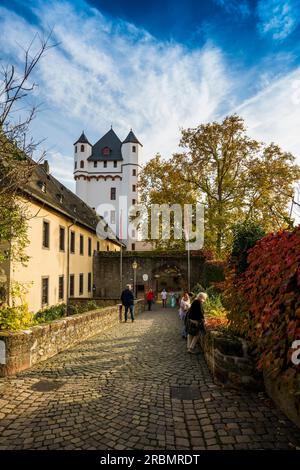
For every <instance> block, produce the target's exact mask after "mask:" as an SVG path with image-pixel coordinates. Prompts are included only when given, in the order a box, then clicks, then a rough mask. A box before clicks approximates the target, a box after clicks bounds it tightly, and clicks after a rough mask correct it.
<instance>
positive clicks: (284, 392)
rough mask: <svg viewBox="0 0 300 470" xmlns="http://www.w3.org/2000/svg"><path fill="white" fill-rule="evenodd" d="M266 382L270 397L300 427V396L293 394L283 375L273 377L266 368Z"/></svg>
mask: <svg viewBox="0 0 300 470" xmlns="http://www.w3.org/2000/svg"><path fill="white" fill-rule="evenodd" d="M264 383H265V387H266V391H267V393H268V395H269V397H270V398H272V400H273V401H274V403H276V405H277V406H278V408H280V409H281V411H282V412H283V413H284V414H285V415H286V416H287V417H288V418H289V419H290V420H291V421H293V422H294V423H295V424H296V426H298V427H299V428H300V397H299V395H298V396H296V395H292V394H291V393H290V391H289V389H288V386H287V383H286V381H285V380H284V379H283V378H282V376H280V375H279V376H278V377H276V378H274V377H272V376H271V375H270V374H269V373H268V371H266V370H264Z"/></svg>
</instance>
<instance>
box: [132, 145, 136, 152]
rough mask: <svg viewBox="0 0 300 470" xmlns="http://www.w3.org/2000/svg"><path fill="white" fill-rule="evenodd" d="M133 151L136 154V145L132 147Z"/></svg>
mask: <svg viewBox="0 0 300 470" xmlns="http://www.w3.org/2000/svg"><path fill="white" fill-rule="evenodd" d="M132 151H133V152H134V153H135V152H136V146H135V145H133V146H132Z"/></svg>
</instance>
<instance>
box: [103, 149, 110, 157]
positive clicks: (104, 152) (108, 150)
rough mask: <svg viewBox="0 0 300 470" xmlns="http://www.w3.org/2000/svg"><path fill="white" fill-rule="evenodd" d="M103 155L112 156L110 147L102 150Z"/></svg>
mask: <svg viewBox="0 0 300 470" xmlns="http://www.w3.org/2000/svg"><path fill="white" fill-rule="evenodd" d="M102 154H103V155H109V154H110V148H109V147H104V148H103V149H102Z"/></svg>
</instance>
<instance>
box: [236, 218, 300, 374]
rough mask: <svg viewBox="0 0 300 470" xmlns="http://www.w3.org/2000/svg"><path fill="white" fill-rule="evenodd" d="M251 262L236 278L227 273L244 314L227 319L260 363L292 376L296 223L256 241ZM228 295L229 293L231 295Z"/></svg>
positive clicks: (299, 324) (299, 253)
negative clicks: (253, 351) (249, 341)
mask: <svg viewBox="0 0 300 470" xmlns="http://www.w3.org/2000/svg"><path fill="white" fill-rule="evenodd" d="M248 262H249V266H248V268H247V270H246V272H245V273H244V274H243V275H242V276H241V277H239V278H234V276H233V275H232V273H231V278H230V279H231V286H228V284H227V288H229V289H230V288H231V289H234V290H235V292H236V296H237V297H238V296H240V297H242V298H243V299H244V305H245V306H246V310H247V311H248V315H244V320H243V321H239V320H238V319H237V318H235V319H233V320H231V323H233V324H234V323H235V321H236V325H235V326H237V328H238V330H239V333H240V334H241V335H243V336H246V337H248V338H249V339H250V340H251V341H252V343H253V345H254V346H255V348H256V350H257V353H258V357H259V361H258V366H259V367H268V368H270V369H271V370H274V371H275V369H276V370H278V368H281V369H285V370H286V373H285V375H286V378H287V379H288V380H291V379H292V378H293V377H294V376H295V366H293V365H292V364H291V363H290V347H291V344H292V342H293V341H294V340H295V339H299V338H300V226H299V227H298V228H296V229H295V230H294V231H293V232H289V231H280V232H278V233H275V234H269V235H267V236H266V237H264V238H262V239H261V240H259V241H258V242H257V243H256V245H255V246H254V247H253V248H252V249H251V250H249V255H248ZM231 295H232V294H231Z"/></svg>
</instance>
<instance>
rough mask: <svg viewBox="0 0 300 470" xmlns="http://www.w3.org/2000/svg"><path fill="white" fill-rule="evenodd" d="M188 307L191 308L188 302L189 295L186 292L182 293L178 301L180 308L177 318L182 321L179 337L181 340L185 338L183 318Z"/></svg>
mask: <svg viewBox="0 0 300 470" xmlns="http://www.w3.org/2000/svg"><path fill="white" fill-rule="evenodd" d="M190 306H191V301H190V297H189V294H188V293H187V292H184V293H183V296H182V298H181V300H180V308H179V318H180V320H181V321H182V329H181V336H182V337H183V338H186V337H187V332H186V327H185V317H186V314H187V312H188V310H189V308H190Z"/></svg>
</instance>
